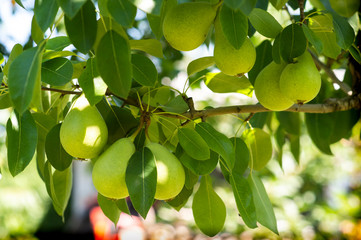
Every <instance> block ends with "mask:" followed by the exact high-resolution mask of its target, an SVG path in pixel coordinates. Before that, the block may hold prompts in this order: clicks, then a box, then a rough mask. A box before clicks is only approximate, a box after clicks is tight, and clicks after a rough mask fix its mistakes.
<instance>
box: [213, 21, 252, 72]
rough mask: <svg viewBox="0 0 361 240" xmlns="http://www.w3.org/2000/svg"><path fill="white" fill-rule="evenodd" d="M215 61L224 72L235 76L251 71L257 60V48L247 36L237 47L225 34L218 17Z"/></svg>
mask: <svg viewBox="0 0 361 240" xmlns="http://www.w3.org/2000/svg"><path fill="white" fill-rule="evenodd" d="M213 55H214V61H215V62H216V65H217V67H218V68H219V70H221V71H222V72H223V73H224V74H227V75H231V76H235V75H240V74H244V73H247V72H249V71H250V70H251V69H252V67H253V65H254V63H255V62H256V49H255V48H254V46H253V43H252V42H251V40H250V39H249V38H246V40H245V41H244V43H243V44H242V46H241V47H240V48H239V49H235V48H234V47H233V46H232V44H230V43H229V41H228V40H227V38H226V37H225V36H224V34H223V30H222V26H221V23H220V20H219V17H217V19H216V22H215V43H214V54H213Z"/></svg>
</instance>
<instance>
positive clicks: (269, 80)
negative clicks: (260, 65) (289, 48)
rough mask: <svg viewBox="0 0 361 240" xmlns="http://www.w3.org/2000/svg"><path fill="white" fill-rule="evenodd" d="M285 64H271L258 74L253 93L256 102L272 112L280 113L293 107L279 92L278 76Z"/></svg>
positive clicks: (291, 102)
mask: <svg viewBox="0 0 361 240" xmlns="http://www.w3.org/2000/svg"><path fill="white" fill-rule="evenodd" d="M286 65H287V64H286V63H285V62H282V63H281V64H277V63H275V62H271V63H270V64H268V65H267V66H266V67H265V68H264V69H262V71H261V72H260V73H259V74H258V76H257V78H256V81H255V84H254V92H255V94H256V97H257V99H258V101H259V102H260V103H261V104H262V105H263V106H264V107H265V108H268V109H270V110H272V111H282V110H285V109H288V108H289V107H291V106H292V105H293V101H291V100H290V99H288V98H287V97H285V96H284V95H283V94H282V93H281V90H280V76H281V73H282V71H283V69H284V68H285V67H286Z"/></svg>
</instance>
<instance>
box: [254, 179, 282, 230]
mask: <svg viewBox="0 0 361 240" xmlns="http://www.w3.org/2000/svg"><path fill="white" fill-rule="evenodd" d="M247 180H248V183H249V186H250V187H251V189H252V193H253V194H252V195H253V201H254V205H255V207H256V213H257V221H258V222H259V223H260V224H262V225H263V226H265V227H267V228H268V229H270V230H271V231H272V232H274V233H275V234H278V229H277V221H276V217H275V214H274V212H273V208H272V204H271V202H270V200H269V198H268V195H267V192H266V189H265V188H264V186H263V183H262V181H261V180H260V179H259V178H258V176H257V175H256V174H255V173H253V174H250V175H249V176H248V179H247Z"/></svg>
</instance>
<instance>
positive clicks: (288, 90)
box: [254, 51, 321, 111]
mask: <svg viewBox="0 0 361 240" xmlns="http://www.w3.org/2000/svg"><path fill="white" fill-rule="evenodd" d="M320 88H321V76H320V73H319V71H318V69H317V67H316V65H315V63H314V62H313V59H312V56H311V54H310V53H309V52H307V51H306V52H304V53H303V54H302V55H301V56H299V57H297V58H296V59H295V61H294V62H293V63H288V64H287V63H285V62H281V63H280V64H277V63H275V62H271V63H270V64H268V65H267V66H266V67H265V68H264V69H263V70H262V71H261V72H260V73H259V74H258V76H257V78H256V81H255V84H254V91H255V94H256V97H257V99H258V101H259V102H260V103H261V104H262V105H263V106H264V107H265V108H268V109H270V110H273V111H283V110H286V109H288V108H289V107H291V106H292V105H293V104H304V103H307V102H309V101H311V100H312V99H313V98H315V97H316V96H317V94H318V92H319V91H320Z"/></svg>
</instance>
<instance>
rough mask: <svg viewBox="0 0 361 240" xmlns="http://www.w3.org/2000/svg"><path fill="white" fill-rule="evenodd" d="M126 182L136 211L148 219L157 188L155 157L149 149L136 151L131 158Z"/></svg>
mask: <svg viewBox="0 0 361 240" xmlns="http://www.w3.org/2000/svg"><path fill="white" fill-rule="evenodd" d="M125 181H126V184H127V188H128V191H129V196H130V199H131V201H132V204H133V206H134V208H135V210H137V212H138V213H139V214H140V215H141V216H142V217H143V218H146V216H147V213H148V211H149V209H150V207H151V206H152V204H153V202H154V195H155V191H156V186H157V167H156V164H155V157H154V155H153V154H152V152H151V151H150V150H149V149H148V148H143V149H142V150H141V151H136V152H135V153H134V154H133V156H132V157H131V158H130V160H129V163H128V167H127V170H126V175H125Z"/></svg>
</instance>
